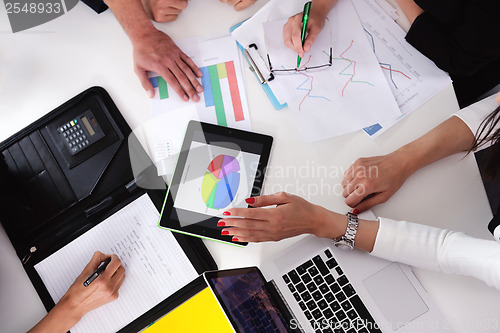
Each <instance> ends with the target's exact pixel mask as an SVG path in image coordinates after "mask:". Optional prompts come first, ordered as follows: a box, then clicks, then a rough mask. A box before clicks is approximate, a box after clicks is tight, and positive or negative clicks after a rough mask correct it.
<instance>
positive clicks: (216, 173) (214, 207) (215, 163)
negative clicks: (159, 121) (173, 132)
mask: <svg viewBox="0 0 500 333" xmlns="http://www.w3.org/2000/svg"><path fill="white" fill-rule="evenodd" d="M259 160H260V155H258V154H255V153H250V152H245V151H242V150H237V147H234V148H227V147H221V146H217V145H212V144H206V143H203V142H198V141H192V142H191V146H190V148H189V152H188V155H187V160H186V164H185V165H184V168H183V173H182V177H181V181H180V183H179V185H178V188H177V193H176V197H175V201H174V207H175V208H179V209H183V210H187V211H191V212H196V213H200V214H206V215H212V216H222V213H223V212H224V210H226V209H229V208H233V207H247V204H246V203H245V199H246V198H248V197H250V196H251V195H252V186H253V184H254V181H255V176H256V174H257V169H258V166H259ZM180 222H181V226H186V224H188V223H194V222H195V221H192V220H181V221H180Z"/></svg>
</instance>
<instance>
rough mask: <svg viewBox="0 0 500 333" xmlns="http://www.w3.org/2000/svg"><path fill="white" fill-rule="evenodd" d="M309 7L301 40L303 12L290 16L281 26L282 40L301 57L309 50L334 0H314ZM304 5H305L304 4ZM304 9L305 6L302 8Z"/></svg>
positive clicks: (323, 24)
mask: <svg viewBox="0 0 500 333" xmlns="http://www.w3.org/2000/svg"><path fill="white" fill-rule="evenodd" d="M312 2H313V3H312V4H311V5H310V8H309V11H310V13H309V19H308V22H307V24H306V27H305V36H304V41H302V28H303V26H304V25H303V22H302V18H303V16H304V12H301V13H297V14H296V15H294V16H292V17H290V18H289V19H288V21H287V23H286V24H285V25H284V26H283V40H284V43H285V45H286V46H287V47H288V48H290V49H292V50H294V51H295V52H297V54H298V56H299V57H301V58H303V57H304V55H305V53H307V52H309V51H310V50H311V47H312V45H313V43H314V40H315V39H316V37H317V36H318V35H319V33H320V32H321V30H323V27H324V26H325V20H326V16H327V14H328V12H329V11H330V9H331V8H332V7H333V6H334V5H335V3H336V2H337V1H336V0H314V1H312ZM304 7H305V6H304ZM304 9H305V8H304Z"/></svg>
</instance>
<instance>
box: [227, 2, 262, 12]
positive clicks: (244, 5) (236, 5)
mask: <svg viewBox="0 0 500 333" xmlns="http://www.w3.org/2000/svg"><path fill="white" fill-rule="evenodd" d="M255 1H257V0H220V2H225V3H227V4H228V5H230V6H234V9H235V10H238V11H240V10H243V9H245V8H247V7H248V6H250V5H251V4H253V3H254V2H255Z"/></svg>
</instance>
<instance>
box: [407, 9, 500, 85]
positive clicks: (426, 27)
mask: <svg viewBox="0 0 500 333" xmlns="http://www.w3.org/2000/svg"><path fill="white" fill-rule="evenodd" d="M495 2H496V3H495ZM495 2H492V1H483V2H482V6H480V5H477V4H473V5H469V6H466V7H465V9H466V10H465V13H463V22H462V24H460V25H456V27H455V28H453V29H451V28H448V27H447V26H445V25H444V24H442V23H441V22H440V21H439V20H438V19H436V17H435V16H434V15H433V14H432V13H430V12H424V13H423V14H421V15H420V16H418V17H417V18H416V19H415V21H414V22H413V24H412V26H411V28H410V30H409V31H408V34H407V35H406V40H407V41H408V42H409V43H410V44H411V45H413V46H414V47H415V48H417V49H418V50H419V51H420V52H422V53H423V54H424V55H426V56H427V57H428V58H429V59H431V60H432V61H434V63H436V65H437V66H438V67H439V68H441V69H442V70H444V71H447V72H448V73H449V74H451V75H458V76H470V75H473V74H475V73H476V72H477V71H479V70H480V69H482V68H483V67H485V66H486V65H488V64H489V63H491V62H493V61H495V60H497V59H499V58H500V43H498V38H499V36H500V24H499V23H498V19H499V17H500V6H499V4H500V1H499V0H495ZM485 3H491V5H489V6H487V5H485Z"/></svg>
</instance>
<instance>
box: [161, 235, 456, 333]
mask: <svg viewBox="0 0 500 333" xmlns="http://www.w3.org/2000/svg"><path fill="white" fill-rule="evenodd" d="M202 277H203V279H204V280H205V281H204V282H203V285H204V288H206V286H207V285H208V288H209V289H210V291H211V293H212V295H213V296H214V298H215V299H216V301H217V302H216V303H217V304H218V305H219V308H218V310H221V312H222V313H223V317H224V318H225V319H226V320H227V323H228V326H230V329H229V331H235V332H321V333H329V332H334V333H354V332H359V333H380V332H384V333H387V332H398V333H399V332H401V333H403V332H429V331H432V332H445V331H446V332H450V331H451V329H450V328H449V325H446V322H445V319H444V317H443V315H442V314H441V313H440V311H439V310H438V308H437V307H436V305H435V304H434V303H433V302H432V300H431V298H430V296H429V295H428V294H427V292H426V291H425V290H424V288H423V287H422V285H421V284H420V282H419V281H418V280H417V278H416V277H415V275H414V274H413V271H412V269H411V267H409V266H407V265H404V264H399V263H394V262H389V261H386V260H383V259H379V258H376V257H372V256H370V255H369V254H367V253H365V252H363V251H359V250H356V249H354V250H353V251H342V250H340V249H337V248H336V247H335V246H334V245H333V242H332V241H331V240H328V239H321V238H317V237H315V236H306V237H304V238H303V239H302V240H300V241H299V242H298V243H296V244H295V245H294V246H292V247H290V248H287V249H285V250H284V251H283V252H280V253H278V254H276V255H275V256H273V257H269V258H266V260H265V262H264V263H263V264H262V265H261V268H260V269H259V268H257V267H248V268H239V269H229V270H217V271H209V272H205V273H203V274H202ZM200 278H201V277H200ZM203 279H202V280H203ZM204 309H208V308H207V307H204ZM176 310H177V309H176ZM206 311H208V310H206ZM196 312H197V313H196V314H195V316H199V314H198V313H199V311H196ZM190 315H191V316H192V315H193V313H191V314H190ZM167 316H168V315H167ZM183 323H185V321H183ZM153 327H154V325H153ZM170 327H171V326H170ZM217 327H220V328H222V326H221V325H220V323H219V324H218V326H217ZM158 332H159V331H158Z"/></svg>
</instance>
